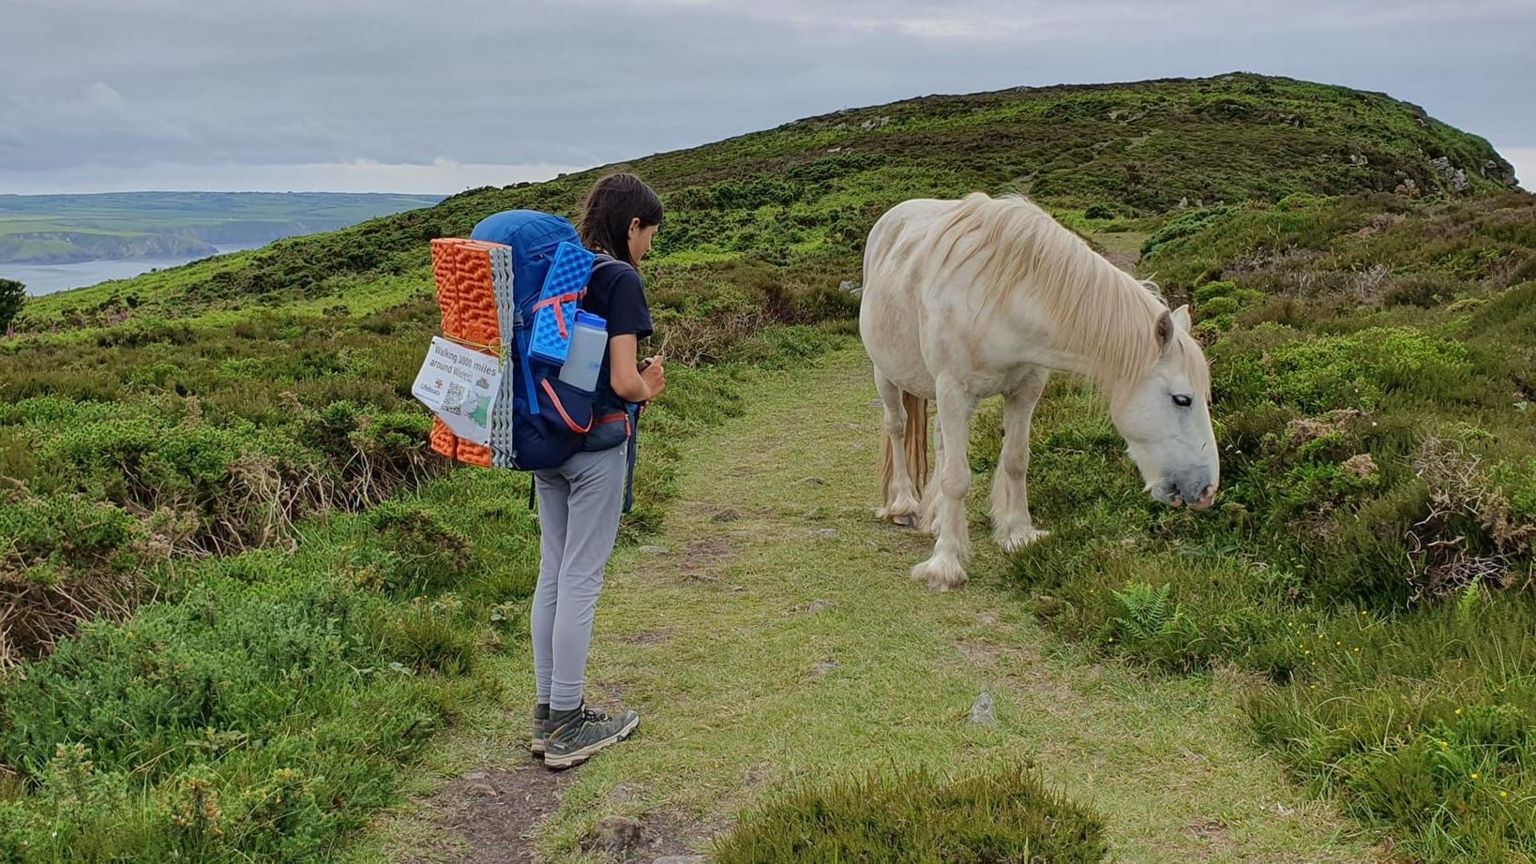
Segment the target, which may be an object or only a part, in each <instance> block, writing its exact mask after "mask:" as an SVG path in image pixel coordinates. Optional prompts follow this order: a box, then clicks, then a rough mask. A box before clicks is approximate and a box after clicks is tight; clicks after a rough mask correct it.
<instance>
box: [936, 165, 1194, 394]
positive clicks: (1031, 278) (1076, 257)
mask: <svg viewBox="0 0 1536 864" xmlns="http://www.w3.org/2000/svg"><path fill="white" fill-rule="evenodd" d="M932 236H933V237H934V238H935V239H934V252H935V253H937V254H935V255H934V256H933V258H932V259H931V260H933V261H935V262H936V265H935V266H936V267H937V268H939V269H940V270H942V269H943V268H945V267H949V266H955V267H959V266H963V265H966V264H974V265H975V266H976V267H977V269H978V275H979V278H980V279H981V280H983V282H984V284H985V285H986V287H987V291H988V295H989V302H988V304H987V305H986V307H984V308H983V311H982V314H984V315H985V314H988V313H989V312H990V311H992V310H994V309H995V308H996V304H998V303H1001V302H1003V301H1004V300H1006V299H1008V298H1010V297H1014V296H1017V295H1018V294H1020V293H1021V292H1027V296H1028V297H1029V299H1031V300H1033V301H1034V302H1036V303H1038V304H1039V306H1040V308H1041V309H1042V310H1044V312H1045V314H1046V315H1048V316H1049V317H1050V318H1051V319H1052V320H1054V321H1055V322H1056V324H1057V329H1056V344H1055V345H1054V346H1053V347H1055V348H1057V349H1058V350H1062V351H1067V352H1070V353H1072V354H1075V355H1077V356H1079V357H1082V358H1084V359H1086V360H1087V361H1088V365H1089V374H1090V375H1092V377H1093V378H1095V379H1096V380H1097V381H1098V382H1099V384H1100V386H1102V387H1103V388H1104V389H1105V390H1106V391H1107V392H1108V394H1109V396H1110V398H1111V399H1112V400H1115V401H1119V400H1120V399H1122V398H1124V397H1126V396H1129V395H1130V393H1131V392H1132V391H1133V390H1134V389H1135V387H1136V385H1137V384H1139V383H1141V381H1142V380H1143V379H1144V378H1145V377H1146V375H1147V373H1148V372H1149V371H1150V370H1151V368H1152V366H1153V365H1154V364H1156V363H1157V361H1158V358H1159V357H1160V356H1161V353H1162V352H1161V347H1160V345H1159V344H1158V339H1157V326H1156V325H1157V319H1158V317H1159V316H1160V315H1162V314H1163V313H1164V312H1166V311H1168V304H1167V303H1166V302H1165V301H1164V300H1163V298H1162V296H1161V295H1160V294H1158V293H1157V288H1156V286H1155V285H1152V284H1151V283H1143V282H1138V281H1137V280H1136V279H1135V278H1133V277H1132V276H1130V275H1129V274H1127V273H1126V272H1124V271H1123V270H1121V269H1120V268H1118V267H1116V266H1115V265H1113V264H1111V263H1110V262H1109V261H1107V260H1105V258H1104V256H1102V255H1100V254H1098V253H1097V252H1094V251H1093V249H1092V248H1090V247H1089V246H1088V244H1087V243H1085V242H1084V241H1083V239H1082V238H1081V237H1078V236H1077V235H1076V234H1074V233H1072V232H1071V231H1069V230H1068V229H1067V228H1065V227H1064V226H1062V225H1061V224H1060V223H1059V222H1057V221H1056V220H1055V219H1053V218H1052V217H1051V215H1050V214H1048V213H1046V212H1045V211H1044V210H1042V209H1040V208H1039V207H1038V206H1036V205H1035V204H1034V203H1033V202H1031V201H1030V200H1028V199H1027V198H1025V197H1024V196H1022V195H1005V196H1002V197H1000V198H992V197H989V196H988V195H986V194H985V193H982V192H972V193H971V194H969V195H967V196H965V198H963V199H961V200H960V202H959V203H958V204H957V205H956V206H955V208H954V211H953V212H952V213H951V214H950V215H949V216H948V218H946V219H945V220H944V221H942V222H941V223H940V224H939V225H938V227H937V230H936V231H935V232H934V234H933V235H932ZM968 238H969V239H970V240H971V241H972V242H970V243H966V242H964V241H966V240H967V239H968ZM1176 336H1177V337H1179V338H1178V339H1177V340H1176V344H1177V351H1178V353H1179V356H1180V361H1181V364H1182V365H1183V367H1184V369H1185V372H1186V373H1187V374H1188V375H1189V378H1190V381H1191V382H1192V383H1193V384H1194V385H1195V386H1196V387H1197V388H1199V389H1200V390H1201V391H1202V392H1204V393H1206V395H1207V398H1209V389H1210V371H1209V369H1208V368H1207V366H1206V363H1205V358H1204V355H1203V354H1202V352H1201V351H1200V346H1199V344H1198V343H1197V342H1195V340H1194V339H1193V338H1192V337H1190V336H1189V334H1187V333H1183V332H1177V333H1176Z"/></svg>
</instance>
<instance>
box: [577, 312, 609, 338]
mask: <svg viewBox="0 0 1536 864" xmlns="http://www.w3.org/2000/svg"><path fill="white" fill-rule="evenodd" d="M583 324H585V325H586V326H588V327H591V328H592V329H594V330H602V331H604V332H607V330H608V322H607V320H605V319H604V318H603V316H601V315H593V314H592V313H591V312H588V311H586V310H585V309H577V310H576V326H577V327H580V326H582V325H583Z"/></svg>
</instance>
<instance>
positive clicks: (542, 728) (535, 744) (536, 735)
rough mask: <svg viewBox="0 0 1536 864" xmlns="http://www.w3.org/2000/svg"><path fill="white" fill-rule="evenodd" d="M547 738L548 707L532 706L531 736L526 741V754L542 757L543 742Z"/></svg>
mask: <svg viewBox="0 0 1536 864" xmlns="http://www.w3.org/2000/svg"><path fill="white" fill-rule="evenodd" d="M548 738H549V705H547V704H545V705H535V706H533V734H532V735H531V736H530V737H529V739H528V752H530V753H532V754H533V755H535V756H543V755H544V742H545V741H546V740H547V739H548Z"/></svg>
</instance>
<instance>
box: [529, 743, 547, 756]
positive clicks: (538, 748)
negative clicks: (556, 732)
mask: <svg viewBox="0 0 1536 864" xmlns="http://www.w3.org/2000/svg"><path fill="white" fill-rule="evenodd" d="M528 752H529V753H532V754H533V755H535V756H538V757H540V758H543V756H544V742H543V741H532V742H530V743H529V744H528Z"/></svg>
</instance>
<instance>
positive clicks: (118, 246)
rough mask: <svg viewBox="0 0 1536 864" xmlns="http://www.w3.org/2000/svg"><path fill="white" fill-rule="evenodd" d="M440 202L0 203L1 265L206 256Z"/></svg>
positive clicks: (336, 195) (261, 197)
mask: <svg viewBox="0 0 1536 864" xmlns="http://www.w3.org/2000/svg"><path fill="white" fill-rule="evenodd" d="M439 200H441V196H438V195H389V194H352V193H341V192H117V193H105V194H99V195H0V263H11V264H61V263H68V262H72V261H90V260H106V259H118V258H164V257H176V256H183V255H188V256H196V255H212V254H214V252H215V251H216V250H215V248H214V246H215V245H216V244H236V243H245V244H260V243H266V242H269V241H271V240H276V239H278V238H280V237H292V236H295V235H300V234H313V233H315V232H317V231H332V230H335V229H337V228H344V227H346V226H348V225H353V224H356V223H358V222H362V221H364V220H366V219H372V218H374V217H376V216H382V215H385V214H388V213H398V212H400V211H402V210H411V209H414V208H417V207H427V206H430V205H432V204H435V203H437V202H438V201H439Z"/></svg>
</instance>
